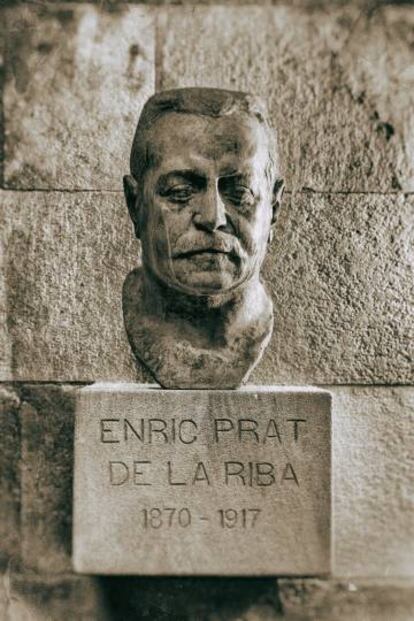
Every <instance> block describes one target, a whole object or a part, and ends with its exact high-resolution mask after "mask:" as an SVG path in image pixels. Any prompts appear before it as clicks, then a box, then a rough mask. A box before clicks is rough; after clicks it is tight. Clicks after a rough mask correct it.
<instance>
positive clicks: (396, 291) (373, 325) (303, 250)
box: [251, 193, 414, 384]
mask: <svg viewBox="0 0 414 621" xmlns="http://www.w3.org/2000/svg"><path fill="white" fill-rule="evenodd" d="M413 210H414V197H413V196H408V197H404V196H403V195H388V196H378V195H377V196H369V195H364V194H358V195H347V196H344V195H337V194H328V195H321V194H318V195H316V194H312V193H303V194H299V195H298V194H295V195H292V197H291V201H290V203H289V201H286V203H285V205H284V206H283V208H282V210H281V213H280V216H279V219H278V221H277V223H276V234H275V238H274V241H273V244H272V246H271V249H270V251H269V253H268V257H267V259H266V264H265V269H264V281H265V282H266V283H267V285H268V287H269V289H270V290H271V292H272V297H273V301H274V311H275V327H274V331H273V338H272V341H271V344H270V346H269V347H268V349H267V350H266V352H265V355H264V358H263V360H262V362H261V364H260V365H259V366H258V367H257V370H255V371H254V373H253V374H252V377H251V381H255V382H256V383H260V384H261V383H263V384H270V383H271V382H281V383H288V382H293V383H300V382H302V383H305V382H306V383H312V384H313V383H316V384H358V383H359V384H387V383H390V384H412V383H413V381H414V348H413V343H414V320H413V310H412V309H413V305H414V264H413V260H412V248H413V247H414V229H413V226H412V220H413Z"/></svg>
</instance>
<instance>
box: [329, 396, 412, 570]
mask: <svg viewBox="0 0 414 621" xmlns="http://www.w3.org/2000/svg"><path fill="white" fill-rule="evenodd" d="M333 394H334V407H333V411H334V424H333V429H334V432H333V437H334V439H333V472H334V482H333V489H334V507H335V513H334V532H335V547H334V549H335V558H334V571H335V574H336V575H337V576H338V575H339V576H349V577H352V576H380V577H383V578H386V577H388V576H396V577H404V576H407V577H408V576H414V520H413V514H414V434H413V425H414V389H413V388H408V387H407V388H402V387H400V388H395V389H391V388H379V387H378V388H366V389H364V388H335V389H334V391H333Z"/></svg>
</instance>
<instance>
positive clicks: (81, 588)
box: [0, 572, 110, 621]
mask: <svg viewBox="0 0 414 621" xmlns="http://www.w3.org/2000/svg"><path fill="white" fill-rule="evenodd" d="M3 586H4V589H3V593H2V592H1V586H0V614H1V613H3V615H2V616H1V617H0V618H1V619H2V621H3V619H4V621H61V620H62V619H67V620H68V621H109V620H110V617H109V615H108V613H107V610H106V607H105V600H104V596H103V594H102V592H101V588H100V584H99V582H97V581H95V580H93V579H91V578H86V577H82V578H81V577H76V576H70V575H66V576H55V577H51V576H49V577H46V576H37V575H35V574H31V573H29V572H25V573H22V574H20V573H13V574H7V575H5V576H3ZM2 606H3V608H2Z"/></svg>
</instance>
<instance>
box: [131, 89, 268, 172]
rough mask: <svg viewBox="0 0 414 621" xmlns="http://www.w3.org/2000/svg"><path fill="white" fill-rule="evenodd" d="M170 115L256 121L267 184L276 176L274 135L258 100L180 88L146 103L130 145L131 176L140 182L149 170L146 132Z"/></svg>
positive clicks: (244, 95) (220, 91)
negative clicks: (263, 142) (265, 146)
mask: <svg viewBox="0 0 414 621" xmlns="http://www.w3.org/2000/svg"><path fill="white" fill-rule="evenodd" d="M171 112H175V113H179V114H196V115H200V116H209V117H222V116H228V115H231V114H242V115H247V116H249V117H253V118H256V119H257V120H258V121H259V123H260V124H261V125H263V126H264V128H265V130H266V134H267V137H268V140H269V165H268V169H267V171H266V173H267V176H268V178H269V182H272V181H273V180H275V179H276V178H277V176H278V175H279V172H280V171H279V156H278V150H277V140H276V135H275V131H274V130H273V129H272V127H271V125H270V122H269V117H268V112H267V108H266V106H265V104H264V103H263V101H262V100H261V99H259V98H258V97H255V96H254V95H250V94H249V93H242V92H238V91H228V90H223V89H215V88H196V87H194V88H180V89H175V90H170V91H163V92H161V93H156V94H155V95H153V96H152V97H151V98H150V99H148V101H147V102H146V104H145V106H144V108H143V110H142V112H141V116H140V118H139V121H138V125H137V128H136V131H135V136H134V140H133V143H132V149H131V157H130V167H131V174H132V175H133V177H135V179H136V180H137V181H140V180H141V179H142V177H143V175H144V174H145V171H146V170H147V169H148V168H149V167H150V166H151V154H150V149H149V131H150V129H151V128H152V126H153V125H154V124H155V123H156V122H157V120H158V119H159V118H160V117H162V116H164V115H166V114H169V113H171Z"/></svg>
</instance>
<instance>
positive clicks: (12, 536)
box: [0, 385, 20, 610]
mask: <svg viewBox="0 0 414 621" xmlns="http://www.w3.org/2000/svg"><path fill="white" fill-rule="evenodd" d="M19 405H20V399H19V396H18V393H17V392H16V391H15V390H14V389H13V388H12V387H11V386H7V385H2V386H0V429H1V432H0V571H1V570H2V569H3V568H4V567H5V566H7V564H8V563H9V562H10V561H11V560H12V559H15V558H18V557H19V555H20V425H19V412H18V411H19ZM0 610H1V608H0Z"/></svg>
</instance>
